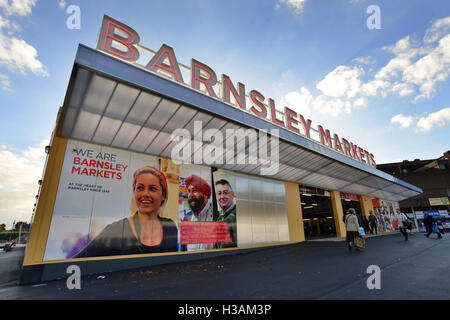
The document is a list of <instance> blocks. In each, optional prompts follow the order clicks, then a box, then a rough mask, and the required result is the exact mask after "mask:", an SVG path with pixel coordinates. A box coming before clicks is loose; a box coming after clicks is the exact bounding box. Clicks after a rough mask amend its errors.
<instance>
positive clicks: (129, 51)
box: [97, 15, 140, 62]
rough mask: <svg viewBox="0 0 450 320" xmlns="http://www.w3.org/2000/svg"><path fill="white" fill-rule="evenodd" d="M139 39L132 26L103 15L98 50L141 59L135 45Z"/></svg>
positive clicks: (123, 57) (132, 59)
mask: <svg viewBox="0 0 450 320" xmlns="http://www.w3.org/2000/svg"><path fill="white" fill-rule="evenodd" d="M139 41H140V38H139V35H138V34H137V32H136V31H134V30H133V29H132V28H130V27H129V26H127V25H126V24H123V23H121V22H119V21H117V20H114V19H113V18H111V17H108V16H106V15H105V16H104V17H103V23H102V28H101V29H100V35H99V37H98V40H97V50H100V51H105V52H108V53H110V54H113V55H115V56H118V57H120V58H121V59H125V60H128V61H130V62H134V61H137V60H138V59H139V51H138V49H137V48H136V46H135V44H138V43H139Z"/></svg>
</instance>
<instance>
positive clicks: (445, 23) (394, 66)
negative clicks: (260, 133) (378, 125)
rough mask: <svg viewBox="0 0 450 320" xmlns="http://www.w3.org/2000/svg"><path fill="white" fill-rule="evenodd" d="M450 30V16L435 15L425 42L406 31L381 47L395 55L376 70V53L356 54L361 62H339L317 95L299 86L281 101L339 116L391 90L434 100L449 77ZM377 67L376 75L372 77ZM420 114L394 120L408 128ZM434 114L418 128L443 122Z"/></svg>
mask: <svg viewBox="0 0 450 320" xmlns="http://www.w3.org/2000/svg"><path fill="white" fill-rule="evenodd" d="M449 29H450V17H447V18H443V19H440V20H437V21H436V22H435V23H434V24H433V25H432V27H431V28H430V29H429V30H427V32H426V35H425V37H424V41H423V43H420V41H419V42H418V41H416V40H413V39H412V38H411V36H409V35H408V36H405V37H403V38H401V39H400V40H398V41H397V42H396V43H395V44H393V45H392V46H385V47H383V48H382V49H383V50H385V51H387V52H389V53H391V54H392V55H393V57H392V58H391V59H390V60H389V61H388V62H387V63H386V64H385V65H384V66H381V67H379V68H378V70H377V69H375V70H374V68H375V62H376V60H375V58H373V57H372V56H363V57H359V58H355V59H353V61H356V62H358V63H359V65H358V66H354V67H351V66H346V65H339V66H337V67H336V68H335V69H334V70H332V71H331V72H329V73H328V74H326V75H325V76H324V77H323V78H322V79H321V80H320V81H318V82H317V83H316V89H317V90H318V91H319V93H318V94H315V93H311V92H310V91H309V90H308V89H307V88H305V87H301V89H300V90H299V91H293V92H289V93H288V94H286V95H284V98H282V103H285V104H286V105H288V106H291V107H293V108H295V110H296V111H297V112H299V113H301V114H304V115H308V114H310V113H311V112H313V111H317V112H319V113H321V114H326V115H329V116H339V115H340V114H342V113H346V114H350V113H351V112H352V110H353V109H355V108H366V107H367V106H368V104H369V102H368V98H369V97H383V98H385V97H387V95H388V94H390V93H393V94H396V95H398V96H400V97H406V96H410V95H413V94H416V97H415V98H414V101H417V100H419V99H422V98H427V99H430V98H431V97H432V95H433V94H434V93H435V92H436V90H437V89H436V86H437V85H438V83H439V82H443V81H446V80H447V78H448V76H449V74H450V34H447V35H445V33H446V32H448V30H449ZM433 41H435V42H434V43H432V42H433ZM436 41H437V42H436ZM369 65H370V69H369V70H371V71H370V74H369V75H366V74H365V68H369V67H368V66H369ZM373 71H374V72H375V73H374V76H373V77H369V76H370V75H371V74H373V73H372V72H373ZM367 78H369V79H367ZM417 119H418V118H417V117H413V116H404V115H401V114H400V115H397V116H396V117H394V118H393V119H392V121H391V122H392V123H399V124H400V126H401V127H402V128H407V127H411V126H412V124H413V122H414V121H416V120H417ZM431 119H435V118H434V117H432V118H431ZM431 119H428V118H427V119H425V118H424V119H421V122H420V124H421V125H419V126H418V128H422V129H423V128H428V127H429V123H433V124H435V123H442V122H437V120H433V121H431ZM422 129H421V130H422Z"/></svg>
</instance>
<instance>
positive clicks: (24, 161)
mask: <svg viewBox="0 0 450 320" xmlns="http://www.w3.org/2000/svg"><path fill="white" fill-rule="evenodd" d="M48 142H49V141H48V140H44V141H42V142H41V143H40V145H39V147H28V148H27V149H26V150H24V151H15V150H13V149H11V148H8V147H6V146H4V145H2V146H0V203H1V204H2V205H1V206H0V224H1V223H6V224H7V226H8V227H10V226H11V224H12V222H13V221H14V220H16V221H29V220H30V218H31V214H32V212H33V204H34V203H35V201H36V198H35V196H36V194H37V192H38V189H39V185H38V180H39V179H41V177H42V170H43V167H44V162H45V155H46V154H45V152H44V147H45V146H46V145H48Z"/></svg>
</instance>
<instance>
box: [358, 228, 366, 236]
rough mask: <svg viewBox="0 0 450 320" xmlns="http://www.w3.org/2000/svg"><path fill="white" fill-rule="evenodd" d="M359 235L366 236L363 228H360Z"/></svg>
mask: <svg viewBox="0 0 450 320" xmlns="http://www.w3.org/2000/svg"><path fill="white" fill-rule="evenodd" d="M359 234H360V235H362V236H363V235H365V234H366V232H365V231H364V228H363V227H359Z"/></svg>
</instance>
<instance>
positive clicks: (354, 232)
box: [345, 208, 359, 251]
mask: <svg viewBox="0 0 450 320" xmlns="http://www.w3.org/2000/svg"><path fill="white" fill-rule="evenodd" d="M345 229H346V231H347V236H346V240H347V246H348V250H350V251H352V248H353V245H354V242H355V237H358V236H359V223H358V218H357V217H356V211H355V209H353V208H350V209H348V211H347V215H346V216H345ZM356 251H359V249H358V248H356Z"/></svg>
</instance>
